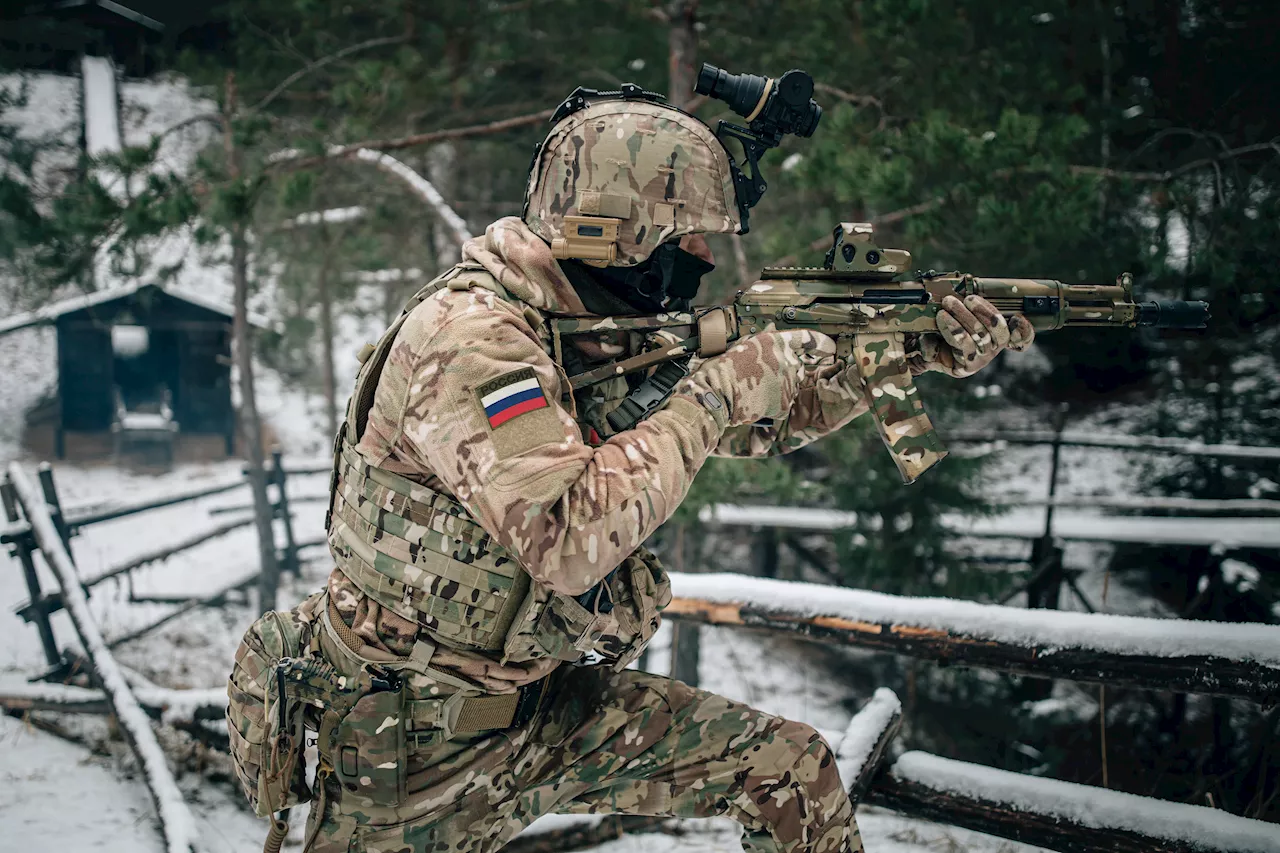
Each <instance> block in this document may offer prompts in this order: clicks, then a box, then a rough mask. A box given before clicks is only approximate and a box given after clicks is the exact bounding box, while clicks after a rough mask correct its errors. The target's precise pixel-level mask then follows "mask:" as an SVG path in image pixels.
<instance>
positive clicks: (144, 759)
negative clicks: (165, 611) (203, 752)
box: [9, 462, 196, 853]
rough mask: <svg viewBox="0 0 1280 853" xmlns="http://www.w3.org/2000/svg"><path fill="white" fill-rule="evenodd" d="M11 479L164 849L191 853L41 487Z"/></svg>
mask: <svg viewBox="0 0 1280 853" xmlns="http://www.w3.org/2000/svg"><path fill="white" fill-rule="evenodd" d="M9 477H10V479H11V480H12V482H13V485H14V488H15V489H16V490H17V493H18V499H19V501H20V503H21V504H22V508H23V512H24V514H25V515H26V516H27V521H28V522H29V523H30V524H31V530H32V533H34V534H35V538H36V543H37V544H38V545H39V546H40V551H41V553H42V554H43V555H44V557H45V560H46V561H47V562H48V564H49V568H50V569H51V570H52V571H53V573H54V575H55V576H57V578H58V583H59V585H60V586H61V587H62V601H63V606H64V607H65V608H66V610H67V612H68V614H69V615H70V616H71V621H72V624H74V625H75V629H76V634H77V635H78V636H79V637H80V643H81V645H82V646H84V651H85V654H86V655H88V657H89V661H90V663H92V664H93V671H94V674H95V676H96V678H97V680H98V682H99V683H100V684H101V685H102V689H103V693H104V694H105V696H106V699H107V701H108V702H109V703H110V705H111V710H112V711H113V712H114V713H115V717H116V720H117V721H118V722H119V724H120V731H121V732H122V733H123V734H124V736H125V739H126V740H127V741H128V742H129V745H130V746H131V747H132V748H133V751H134V753H135V754H136V755H137V756H138V761H139V763H140V764H141V766H142V772H143V776H144V777H145V778H146V782H147V788H148V790H149V791H150V792H151V798H152V800H153V801H154V803H155V807H156V812H157V813H158V814H159V817H160V829H161V832H162V833H163V834H164V838H165V845H166V848H167V849H168V851H169V853H189V851H191V850H192V849H193V848H194V844H195V840H196V828H195V819H194V818H193V817H192V815H191V811H190V810H189V809H188V808H187V804H186V802H185V801H184V800H183V798H182V792H181V791H179V790H178V785H177V783H176V782H175V781H174V778H173V774H172V773H170V771H169V765H168V763H167V762H166V761H165V757H164V753H163V752H162V751H161V749H160V744H159V742H157V741H156V736H155V732H153V731H152V730H151V723H150V721H149V720H148V719H147V715H146V712H145V711H143V710H142V706H141V705H140V704H139V703H138V700H137V698H136V697H135V696H134V695H133V692H132V691H131V690H130V689H129V684H128V682H127V681H126V680H125V676H124V673H123V672H122V671H121V669H120V666H119V665H118V664H117V663H116V660H115V658H114V657H112V655H111V652H110V651H109V650H108V649H107V646H106V642H105V641H104V640H103V638H102V632H101V630H99V628H98V625H97V623H96V622H95V621H94V620H93V614H92V613H91V612H90V610H89V600H88V598H87V597H86V595H85V591H84V589H83V588H82V587H81V586H80V577H79V575H78V574H77V572H76V567H75V564H74V563H73V562H72V561H71V555H70V554H68V553H67V550H66V548H65V547H64V546H63V544H62V539H61V537H60V536H59V534H58V529H57V527H56V526H55V525H54V523H53V518H52V516H50V515H49V509H48V507H47V506H46V505H45V502H44V497H43V496H42V494H41V491H40V487H39V486H38V485H36V483H35V482H33V481H32V479H31V477H30V475H28V474H27V472H26V471H24V470H22V466H21V465H19V464H18V463H16V462H14V463H12V464H11V465H10V466H9Z"/></svg>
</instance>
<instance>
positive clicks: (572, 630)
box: [533, 589, 609, 661]
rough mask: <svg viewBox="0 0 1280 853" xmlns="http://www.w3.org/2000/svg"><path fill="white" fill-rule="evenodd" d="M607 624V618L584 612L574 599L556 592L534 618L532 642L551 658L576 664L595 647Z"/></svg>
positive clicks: (596, 613)
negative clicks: (536, 620) (535, 621)
mask: <svg viewBox="0 0 1280 853" xmlns="http://www.w3.org/2000/svg"><path fill="white" fill-rule="evenodd" d="M592 591H594V589H593V590H592ZM596 606H598V601H597V605H596ZM608 622H609V618H608V616H606V615H602V614H600V613H599V612H597V611H596V610H594V609H592V610H588V609H587V608H586V607H584V606H583V605H582V604H581V603H580V602H579V601H578V600H577V599H575V598H573V597H571V596H568V595H564V594H562V593H559V592H557V593H553V594H552V596H551V600H550V601H548V602H547V606H546V607H545V608H543V611H542V615H541V616H539V617H538V622H537V625H535V626H534V631H533V638H534V640H536V641H537V643H538V645H539V646H541V647H542V649H543V650H544V651H545V652H546V653H547V654H548V655H550V656H551V657H553V658H557V659H559V660H564V661H576V660H578V659H580V658H581V657H582V656H583V655H585V654H586V653H587V652H588V651H590V650H591V649H592V648H594V647H595V645H596V643H597V642H598V641H599V639H600V636H601V634H602V632H603V631H604V630H605V628H606V627H608Z"/></svg>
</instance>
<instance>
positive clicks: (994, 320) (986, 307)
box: [906, 296, 1036, 379]
mask: <svg viewBox="0 0 1280 853" xmlns="http://www.w3.org/2000/svg"><path fill="white" fill-rule="evenodd" d="M1035 336H1036V331H1035V329H1034V328H1033V327H1032V325H1031V322H1030V321H1029V320H1027V318H1026V317H1024V316H1022V315H1021V314H1014V315H1013V317H1012V318H1010V319H1009V320H1008V321H1006V320H1005V318H1004V315H1002V314H1001V313H1000V312H999V311H997V310H996V308H995V306H994V305H992V304H991V303H990V302H988V301H987V300H985V299H983V298H982V297H981V296H966V297H965V298H964V301H963V302H961V301H960V299H959V298H958V297H955V296H944V297H943V298H942V305H941V310H939V311H938V331H937V333H934V332H925V333H924V334H921V335H919V336H918V338H916V340H915V341H912V340H911V336H910V335H908V336H907V342H906V343H907V364H908V365H909V366H910V368H911V375H913V376H919V375H920V374H921V373H925V372H926V371H930V370H936V371H937V372H939V373H945V374H947V375H948V376H952V377H955V378H957V379H959V378H962V377H965V376H972V375H973V374H975V373H977V372H978V371H979V370H981V369H982V368H984V367H986V366H987V365H988V364H990V363H991V362H992V360H993V359H994V358H995V357H996V356H997V355H999V354H1000V351H1001V350H1003V349H1006V348H1007V349H1012V350H1017V351H1018V352H1022V351H1024V350H1026V349H1027V348H1028V347H1029V346H1031V342H1032V341H1033V340H1035Z"/></svg>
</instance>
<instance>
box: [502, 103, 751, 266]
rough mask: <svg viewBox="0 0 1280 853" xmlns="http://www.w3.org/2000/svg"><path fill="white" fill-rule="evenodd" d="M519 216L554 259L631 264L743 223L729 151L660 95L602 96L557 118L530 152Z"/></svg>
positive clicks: (736, 230)
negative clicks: (664, 247) (683, 240)
mask: <svg viewBox="0 0 1280 853" xmlns="http://www.w3.org/2000/svg"><path fill="white" fill-rule="evenodd" d="M524 221H525V223H526V224H527V225H528V226H529V228H530V229H531V230H532V231H533V232H534V233H535V234H537V235H538V236H539V237H541V238H542V239H544V240H546V241H547V242H548V243H550V244H551V247H552V253H553V254H554V255H555V256H556V257H557V258H580V259H583V260H585V261H586V262H587V263H590V264H593V265H594V266H617V267H631V266H635V265H637V264H639V263H642V262H643V261H644V260H645V259H646V258H648V257H649V255H650V254H651V253H652V252H653V250H654V249H656V248H657V247H658V246H659V245H661V244H662V243H665V242H667V241H669V240H674V239H678V238H680V237H682V236H684V235H685V234H732V233H739V232H741V230H742V224H741V217H740V216H739V213H738V204H737V201H736V198H735V195H734V188H733V178H732V176H731V173H730V170H729V155H728V153H727V152H726V151H725V149H724V146H723V145H721V143H720V141H719V140H718V139H716V137H715V134H714V133H712V132H711V129H710V128H709V127H707V126H706V125H705V124H703V123H702V122H701V121H699V120H698V119H696V118H694V117H693V116H691V115H689V114H688V113H685V112H682V111H680V110H678V109H676V108H674V107H671V106H668V105H667V104H664V103H657V102H653V101H645V100H621V99H611V100H600V101H596V102H594V103H590V104H585V105H584V106H583V107H582V108H581V109H578V110H577V111H576V112H572V113H570V114H569V115H567V116H565V117H564V118H562V119H561V120H560V121H558V122H557V123H556V124H555V126H554V127H553V128H552V129H551V133H550V134H548V135H547V138H546V140H545V141H544V142H543V143H542V145H541V146H540V147H539V149H538V153H537V154H536V155H535V157H534V162H533V166H532V169H531V171H530V174H529V185H528V188H527V190H526V192H525V207H524Z"/></svg>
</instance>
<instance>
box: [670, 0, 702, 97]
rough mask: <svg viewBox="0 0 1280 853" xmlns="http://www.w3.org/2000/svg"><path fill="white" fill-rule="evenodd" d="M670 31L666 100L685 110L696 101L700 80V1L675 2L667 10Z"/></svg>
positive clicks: (684, 0)
mask: <svg viewBox="0 0 1280 853" xmlns="http://www.w3.org/2000/svg"><path fill="white" fill-rule="evenodd" d="M667 18H668V20H669V21H670V23H671V28H670V29H669V30H668V31H667V47H668V50H669V53H668V73H669V75H670V76H669V82H668V84H667V85H668V90H667V100H668V102H669V103H671V104H672V105H673V106H677V107H681V108H683V107H685V106H686V105H688V103H689V102H690V101H691V100H693V84H694V83H696V82H697V80H698V74H697V69H696V67H695V63H696V62H697V57H698V31H697V30H696V29H695V28H694V24H696V23H697V20H698V0H675V2H673V3H671V5H670V6H668V7H667Z"/></svg>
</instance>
